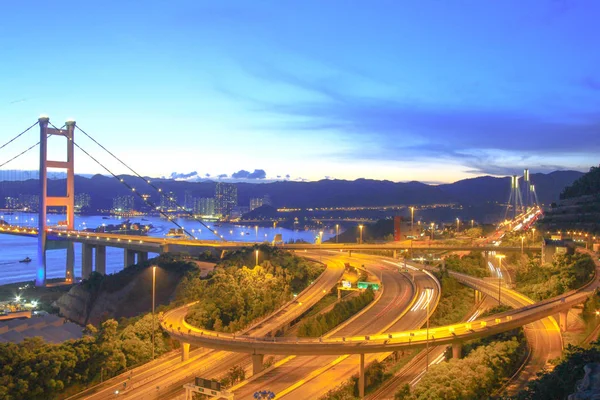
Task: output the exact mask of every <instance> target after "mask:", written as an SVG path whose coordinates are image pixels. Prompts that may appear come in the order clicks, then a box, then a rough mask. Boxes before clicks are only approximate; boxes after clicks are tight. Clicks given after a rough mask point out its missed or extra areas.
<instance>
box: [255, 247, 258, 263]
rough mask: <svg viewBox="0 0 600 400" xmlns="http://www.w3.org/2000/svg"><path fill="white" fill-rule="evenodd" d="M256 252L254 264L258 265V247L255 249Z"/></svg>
mask: <svg viewBox="0 0 600 400" xmlns="http://www.w3.org/2000/svg"><path fill="white" fill-rule="evenodd" d="M254 253H255V255H256V264H254V265H258V249H256V250H255V251H254Z"/></svg>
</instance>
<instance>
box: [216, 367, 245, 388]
mask: <svg viewBox="0 0 600 400" xmlns="http://www.w3.org/2000/svg"><path fill="white" fill-rule="evenodd" d="M244 379H246V371H245V370H244V368H242V367H241V366H239V365H234V366H233V367H231V369H230V370H229V371H227V374H225V376H224V377H223V378H221V385H223V386H225V387H226V388H227V387H230V386H233V385H235V384H236V383H237V382H242V381H243V380H244Z"/></svg>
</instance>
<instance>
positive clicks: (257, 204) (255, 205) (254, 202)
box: [250, 197, 263, 211]
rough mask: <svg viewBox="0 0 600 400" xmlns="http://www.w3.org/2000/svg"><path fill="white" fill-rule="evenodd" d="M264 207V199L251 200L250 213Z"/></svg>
mask: <svg viewBox="0 0 600 400" xmlns="http://www.w3.org/2000/svg"><path fill="white" fill-rule="evenodd" d="M262 205H263V199H262V197H259V198H255V199H250V211H252V210H254V209H255V208H258V207H260V206H262Z"/></svg>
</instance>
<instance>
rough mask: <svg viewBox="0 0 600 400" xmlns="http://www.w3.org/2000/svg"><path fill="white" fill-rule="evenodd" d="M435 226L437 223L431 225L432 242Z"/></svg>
mask: <svg viewBox="0 0 600 400" xmlns="http://www.w3.org/2000/svg"><path fill="white" fill-rule="evenodd" d="M434 226H435V223H433V222H432V223H431V240H433V228H434Z"/></svg>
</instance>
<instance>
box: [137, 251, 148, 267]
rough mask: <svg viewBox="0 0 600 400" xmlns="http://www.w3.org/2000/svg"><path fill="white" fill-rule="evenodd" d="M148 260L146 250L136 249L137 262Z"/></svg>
mask: <svg viewBox="0 0 600 400" xmlns="http://www.w3.org/2000/svg"><path fill="white" fill-rule="evenodd" d="M146 261H148V252H147V251H138V253H137V262H138V264H139V263H142V262H146Z"/></svg>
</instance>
